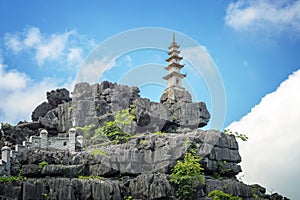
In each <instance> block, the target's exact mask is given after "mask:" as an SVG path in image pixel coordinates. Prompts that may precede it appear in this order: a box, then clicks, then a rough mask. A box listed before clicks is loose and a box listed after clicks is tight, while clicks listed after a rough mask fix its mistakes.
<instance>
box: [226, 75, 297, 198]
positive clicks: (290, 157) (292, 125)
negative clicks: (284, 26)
mask: <svg viewBox="0 0 300 200" xmlns="http://www.w3.org/2000/svg"><path fill="white" fill-rule="evenodd" d="M299 86H300V70H298V71H296V72H295V73H293V74H292V75H290V76H289V78H288V79H287V80H286V81H284V82H282V83H281V85H280V86H279V87H278V88H277V90H276V91H275V92H273V93H270V94H268V95H266V96H265V97H264V98H263V99H262V100H261V102H260V103H259V104H258V105H256V106H255V107H254V108H253V109H252V110H251V112H250V113H248V114H247V115H246V116H244V117H243V118H242V119H241V120H240V121H238V122H233V123H232V124H231V125H229V127H228V128H229V129H231V130H233V131H238V132H240V133H243V134H246V135H248V136H249V138H250V139H249V140H248V141H247V142H244V143H242V142H241V143H240V153H241V156H242V158H243V161H242V168H243V171H244V172H243V173H244V176H245V177H244V178H245V180H246V181H247V182H249V183H254V182H256V181H257V182H259V183H260V184H262V185H264V186H266V187H267V188H269V189H274V190H276V191H279V192H281V193H282V194H284V195H287V196H288V197H290V198H291V199H300V194H299V192H298V190H299V188H298V186H299V185H300V174H299V173H298V171H299V168H300V159H299V158H300V149H299V143H300V134H299V130H300V123H299V119H300V103H299V102H300V93H299Z"/></svg>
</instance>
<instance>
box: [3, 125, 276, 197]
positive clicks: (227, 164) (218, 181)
mask: <svg viewBox="0 0 300 200" xmlns="http://www.w3.org/2000/svg"><path fill="white" fill-rule="evenodd" d="M191 148H193V149H194V150H195V152H196V154H197V155H198V156H200V157H202V161H201V165H202V167H203V168H204V174H205V175H204V177H205V184H202V183H199V186H198V187H197V192H196V193H195V194H194V196H193V199H199V200H200V199H205V198H207V195H208V193H209V192H211V191H213V190H222V191H224V192H226V193H229V194H233V195H238V196H240V197H242V198H243V199H253V195H254V194H255V195H258V197H260V198H263V199H272V198H273V197H274V195H273V197H272V198H271V196H270V195H266V194H265V192H266V190H265V189H264V188H262V187H261V186H259V185H253V186H251V185H246V184H244V183H242V182H240V181H238V180H237V179H236V178H235V175H237V174H238V173H239V172H240V171H241V168H240V167H239V165H238V163H239V162H241V157H240V155H239V152H238V144H237V142H236V140H235V137H234V136H233V135H227V134H224V133H222V132H220V131H214V130H208V131H202V130H194V131H191V132H187V133H165V134H155V133H154V134H142V135H136V136H133V137H132V138H131V139H130V140H129V141H128V142H127V143H124V144H112V143H108V144H106V145H100V146H97V147H96V146H94V147H90V148H88V149H86V151H83V152H80V153H79V152H77V153H70V152H66V151H55V152H53V151H44V150H34V149H28V150H25V151H23V152H22V153H21V154H19V155H18V157H17V158H16V159H14V160H13V161H12V170H11V173H12V175H19V174H21V175H22V176H25V177H27V178H28V179H27V180H23V181H18V182H15V183H14V184H11V183H10V184H8V185H6V184H4V183H0V188H1V187H4V185H5V186H6V187H9V188H11V190H12V191H14V193H13V194H8V193H5V192H2V193H1V192H0V197H2V198H4V197H5V198H9V199H14V198H15V199H17V198H19V199H32V198H37V199H40V198H42V197H43V196H45V195H47V196H48V197H49V198H50V199H124V198H125V197H126V196H131V197H132V198H133V199H176V198H175V190H176V185H175V184H174V183H171V182H170V174H171V169H172V168H173V167H174V165H175V164H176V163H177V161H178V160H181V159H182V158H183V157H184V155H185V153H186V152H187V151H189V150H190V149H191ZM41 162H47V163H48V164H46V165H45V166H42V167H41V166H40V163H41ZM80 176H83V177H91V178H90V179H82V178H81V179H79V178H78V177H80ZM99 176H100V177H102V178H101V179H99V178H96V177H99ZM93 177H94V178H93ZM29 191H31V192H29ZM1 195H2V196H1ZM278 197H282V196H279V195H278V196H276V198H278ZM273 199H274V198H273Z"/></svg>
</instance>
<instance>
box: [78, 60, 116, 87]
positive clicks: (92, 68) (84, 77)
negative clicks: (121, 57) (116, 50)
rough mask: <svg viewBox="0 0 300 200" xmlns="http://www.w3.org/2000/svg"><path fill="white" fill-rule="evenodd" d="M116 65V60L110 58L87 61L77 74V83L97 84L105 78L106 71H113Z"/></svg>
mask: <svg viewBox="0 0 300 200" xmlns="http://www.w3.org/2000/svg"><path fill="white" fill-rule="evenodd" d="M115 64H116V58H112V57H110V56H105V57H102V59H96V60H93V61H89V60H88V61H86V63H84V64H83V66H82V67H81V69H80V70H79V72H78V73H77V77H76V83H78V82H88V83H91V84H93V83H96V82H98V81H99V79H100V78H101V77H102V76H103V73H104V72H105V71H106V70H109V69H111V68H112V67H113V66H115Z"/></svg>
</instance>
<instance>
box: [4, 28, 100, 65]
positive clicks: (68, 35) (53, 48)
mask: <svg viewBox="0 0 300 200" xmlns="http://www.w3.org/2000/svg"><path fill="white" fill-rule="evenodd" d="M4 43H5V46H6V49H8V50H11V51H12V52H13V53H14V54H20V53H24V52H31V53H32V54H33V55H34V60H35V62H36V64H37V65H38V66H43V65H44V64H45V63H46V62H58V63H60V64H61V66H63V67H64V68H66V67H65V64H66V66H69V67H70V68H71V67H72V68H74V66H75V67H76V69H78V68H79V65H80V64H81V63H82V62H83V53H84V50H85V49H84V47H85V48H89V49H90V48H92V47H94V46H95V43H94V42H93V41H91V40H87V39H86V38H85V36H83V35H80V34H79V33H77V31H76V30H70V31H66V32H64V33H52V34H47V33H41V31H40V29H39V28H37V27H31V26H30V27H27V28H25V29H24V30H23V31H22V32H19V33H13V34H12V33H6V34H5V36H4ZM72 68H71V69H72Z"/></svg>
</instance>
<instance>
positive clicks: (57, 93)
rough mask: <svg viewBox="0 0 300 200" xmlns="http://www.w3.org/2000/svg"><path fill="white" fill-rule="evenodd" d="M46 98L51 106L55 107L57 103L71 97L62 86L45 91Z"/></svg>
mask: <svg viewBox="0 0 300 200" xmlns="http://www.w3.org/2000/svg"><path fill="white" fill-rule="evenodd" d="M47 100H48V103H49V104H50V105H51V106H54V107H57V106H58V105H59V104H62V103H65V102H69V101H71V100H72V99H71V98H70V94H69V91H68V90H67V89H65V88H62V89H56V90H52V91H50V92H47Z"/></svg>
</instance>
